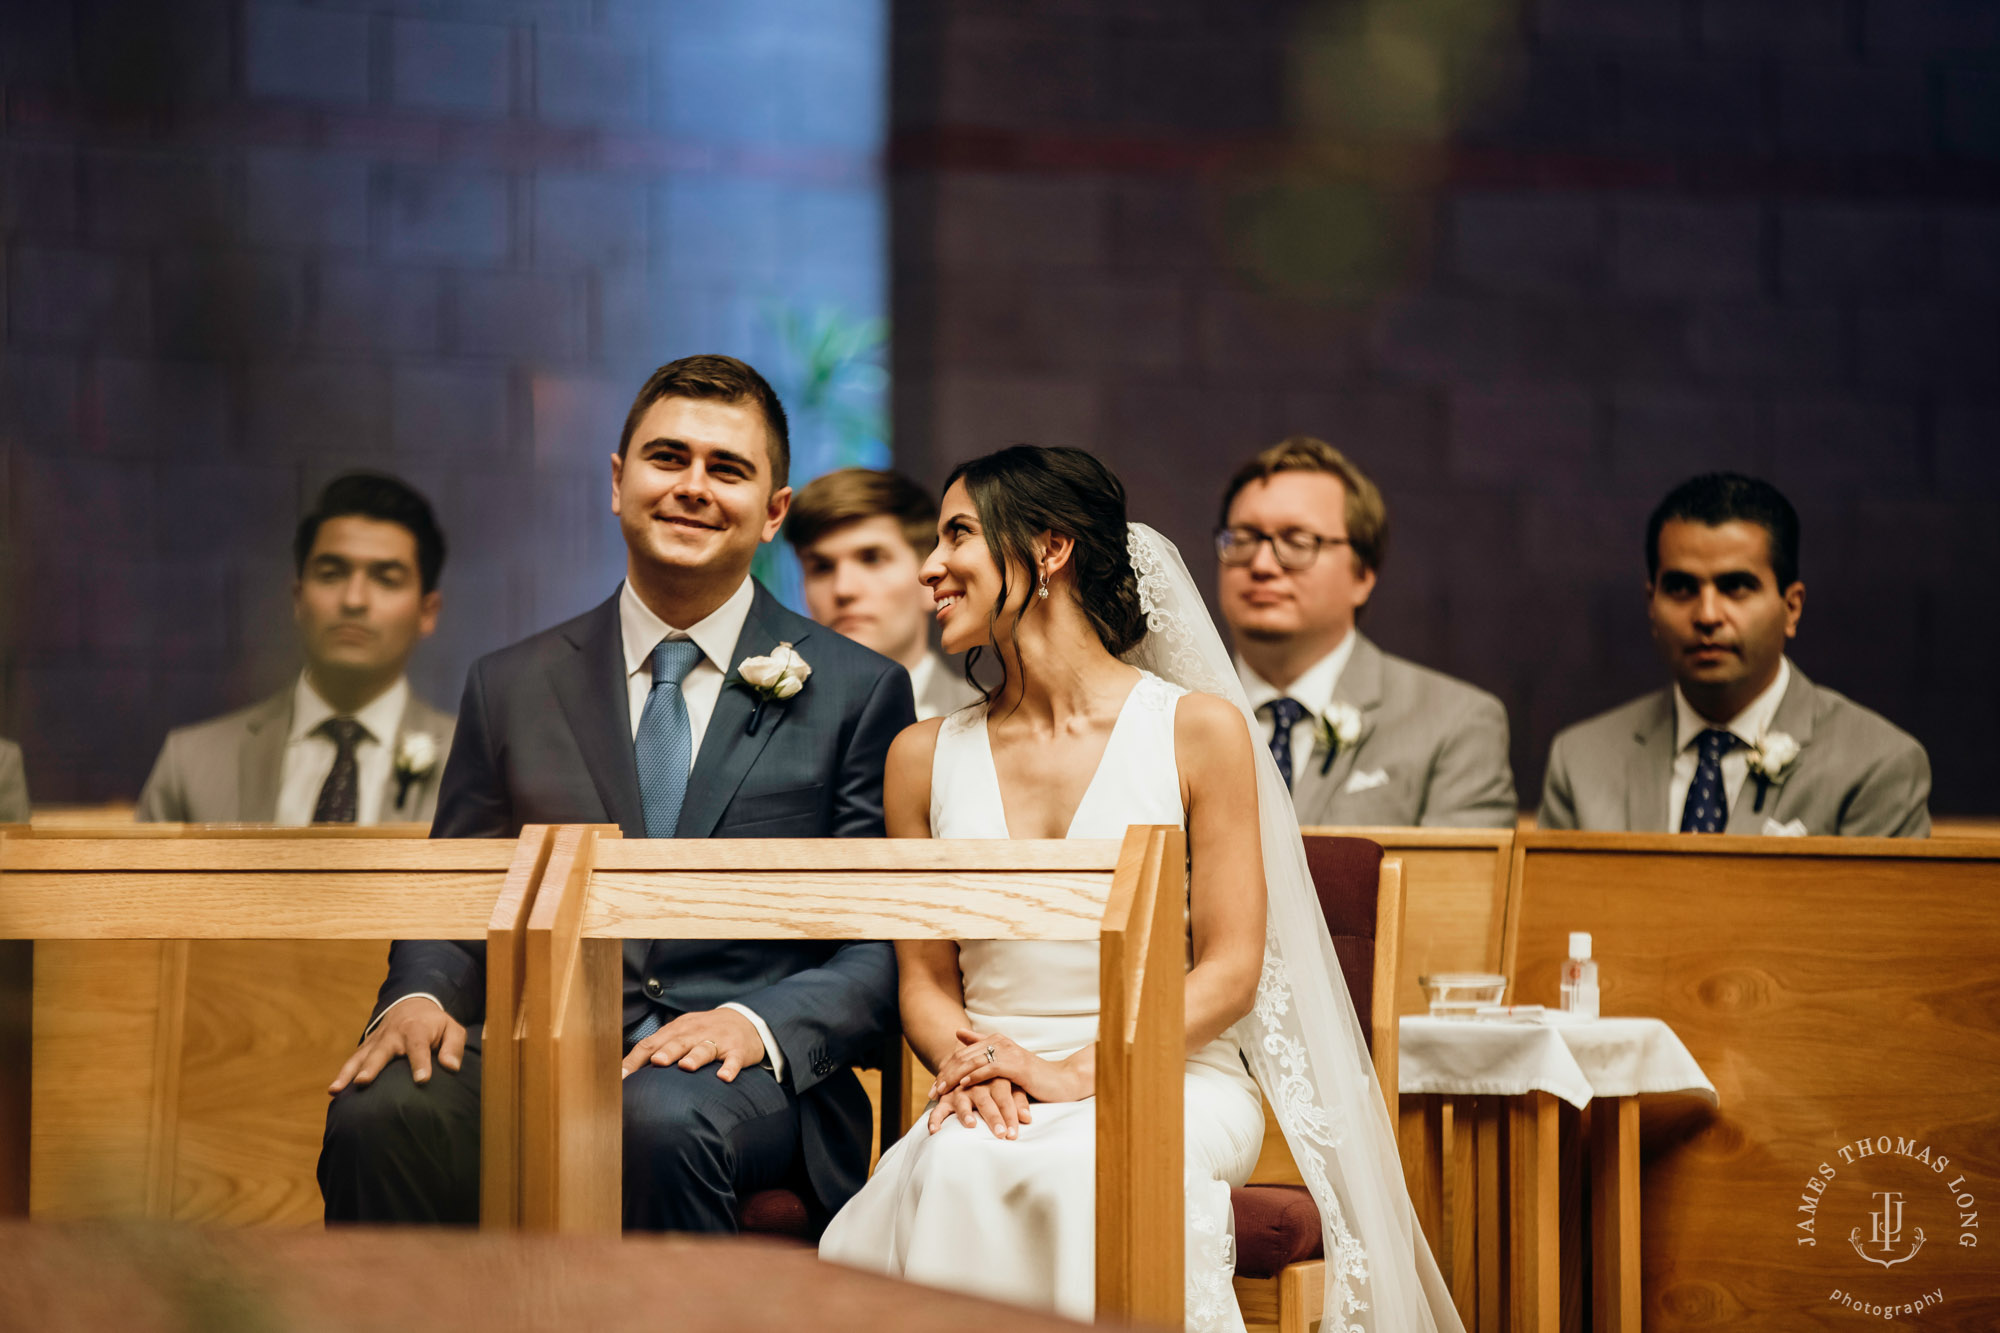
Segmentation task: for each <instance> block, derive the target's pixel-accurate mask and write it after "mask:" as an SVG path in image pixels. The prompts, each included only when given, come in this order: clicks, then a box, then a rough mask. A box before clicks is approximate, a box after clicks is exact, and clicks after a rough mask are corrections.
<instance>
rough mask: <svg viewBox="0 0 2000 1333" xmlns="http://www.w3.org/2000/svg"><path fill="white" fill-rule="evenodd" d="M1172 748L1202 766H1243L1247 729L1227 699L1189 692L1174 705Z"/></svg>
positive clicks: (1246, 754)
mask: <svg viewBox="0 0 2000 1333" xmlns="http://www.w3.org/2000/svg"><path fill="white" fill-rule="evenodd" d="M1174 748H1175V750H1177V751H1179V752H1180V754H1181V755H1182V756H1183V757H1184V758H1187V759H1193V760H1194V761H1195V762H1196V765H1198V766H1200V767H1203V768H1212V767H1214V766H1218V765H1219V766H1224V767H1227V766H1230V765H1235V764H1241V765H1242V766H1243V767H1246V768H1247V767H1248V766H1249V758H1250V728H1249V726H1248V724H1246V723H1245V722H1244V721H1243V714H1241V713H1239V712H1238V711H1236V705H1235V704H1232V703H1230V702H1229V701H1228V700H1227V699H1223V698H1220V697H1218V696H1216V695H1213V694H1200V693H1194V692H1190V693H1187V694H1183V695H1182V696H1181V697H1180V699H1179V701H1178V702H1177V703H1176V704H1175V707H1174ZM1186 767H1188V765H1185V764H1184V765H1183V768H1186Z"/></svg>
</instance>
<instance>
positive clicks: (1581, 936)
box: [1562, 930, 1597, 1018]
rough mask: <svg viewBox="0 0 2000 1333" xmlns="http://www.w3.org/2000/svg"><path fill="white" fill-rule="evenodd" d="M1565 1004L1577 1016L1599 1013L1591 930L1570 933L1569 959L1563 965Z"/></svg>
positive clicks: (1567, 1011) (1566, 1008) (1594, 1015)
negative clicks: (1591, 953) (1591, 948)
mask: <svg viewBox="0 0 2000 1333" xmlns="http://www.w3.org/2000/svg"><path fill="white" fill-rule="evenodd" d="M1562 1007H1563V1012H1564V1013H1566V1014H1575V1015H1576V1016H1577V1017H1578V1018H1595V1017H1597V963H1596V962H1595V961H1594V960H1593V959H1592V958H1591V956H1590V932H1589V931H1587V930H1572V931H1571V932H1570V933H1569V961H1568V962H1566V963H1564V964H1563V968H1562Z"/></svg>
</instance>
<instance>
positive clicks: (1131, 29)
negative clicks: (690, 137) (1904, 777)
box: [893, 0, 2000, 813]
mask: <svg viewBox="0 0 2000 1333" xmlns="http://www.w3.org/2000/svg"><path fill="white" fill-rule="evenodd" d="M1447 11H1448V15H1447V16H1448V17H1449V18H1450V20H1451V23H1450V26H1449V27H1442V26H1441V27H1438V28H1430V27H1427V26H1426V24H1427V22H1429V21H1430V20H1429V19H1428V18H1427V17H1426V16H1427V15H1432V14H1446V12H1447ZM1996 15H2000V10H1996V8H1995V7H1994V6H1992V5H1989V4H1984V3H1978V2H1977V0H1815V2H1813V3H1785V2H1778V0H1543V2H1538V3H1527V4H1502V3H1499V0H1495V3H1493V4H1491V5H1486V6H1481V5H1466V6H1443V7H1439V6H1427V5H1422V4H1418V3H1415V2H1414V0H1410V2H1408V3H1405V2H1403V0H1372V2H1371V3H1365V4H1364V3H1337V4H1335V3H1314V4H1299V3H1272V2H1270V0H1265V2H1264V3H1257V4H1239V5H1231V6H1213V5H1204V4H1199V3H1173V4H1164V5H1109V6H1094V7H1080V6H1075V5H1071V4H1066V3H1059V2H1058V0H1035V2H1033V3H1023V4H1017V5H1004V6H1003V5H990V4H976V3H959V4H951V5H945V6H931V5H918V4H908V5H904V6H900V7H899V8H898V11H897V23H896V32H897V39H898V46H897V52H896V66H895V82H894V96H893V145H894V148H893V162H894V164H895V165H894V171H893V180H894V198H895V201H896V205H895V208H896V211H895V216H894V223H893V234H894V239H895V247H894V259H893V276H894V292H895V297H894V315H895V318H896V321H897V329H898V338H897V343H896V349H895V372H896V381H895V390H894V392H895V398H896V404H897V427H898V436H897V452H898V457H899V458H900V459H902V460H903V461H904V462H906V463H907V464H908V465H909V466H911V467H912V468H913V469H916V470H918V471H921V472H924V473H926V474H928V475H930V476H933V477H937V476H941V475H942V473H943V471H944V470H945V469H946V468H947V467H948V465H949V463H950V462H952V461H953V460H956V459H958V458H961V457H964V456H967V455H969V454H972V453H976V452H983V451H985V450H987V449H990V448H994V447H998V446H999V445H1001V444H1004V443H1008V442H1012V441H1015V440H1028V441H1034V442H1040V443H1068V444H1078V445H1083V446H1086V447H1089V448H1092V449H1095V450H1098V451H1100V452H1101V453H1102V455H1103V456H1105V457H1106V458H1107V459H1109V460H1110V461H1111V462H1112V463H1113V465H1114V466H1115V467H1116V468H1117V469H1118V470H1119V471H1120V473H1121V474H1122V475H1123V476H1124V478H1125V480H1126V481H1127V483H1128V485H1129V486H1130V488H1131V491H1132V495H1133V502H1134V512H1135V513H1136V515H1137V516H1139V517H1141V518H1145V519H1148V520H1150V521H1152V522H1154V523H1155V524H1156V525H1158V526H1160V527H1161V528H1162V529H1164V530H1165V531H1166V532H1167V533H1168V534H1169V535H1171V536H1172V537H1174V538H1175V539H1176V540H1177V541H1179V542H1180V543H1181V544H1182V547H1183V549H1184V550H1185V551H1187V552H1188V553H1189V555H1190V559H1191V564H1192V565H1193V566H1194V567H1195V568H1196V569H1197V571H1201V570H1204V569H1210V570H1212V569H1213V561H1212V558H1211V557H1209V556H1207V555H1206V554H1205V551H1206V542H1207V534H1208V532H1209V530H1210V528H1211V526H1212V525H1213V523H1214V519H1215V515H1214V503H1215V496H1216V493H1217V490H1218V489H1219V487H1220V485H1221V483H1222V481H1223V480H1224V479H1225V478H1226V476H1227V475H1228V473H1229V472H1230V471H1231V470H1232V469H1233V468H1234V467H1235V466H1236V464H1237V463H1238V462H1239V461H1240V460H1241V459H1242V458H1244V457H1246V456H1247V455H1248V454H1249V453H1251V452H1253V451H1254V450H1256V449H1257V448H1259V447H1261V446H1262V445H1264V444H1267V443H1269V442H1271V441H1273V440H1275V439H1277V438H1279V437H1280V436H1282V435H1284V434H1287V433H1291V432H1300V431H1302V432H1309V433H1313V434H1318V435H1322V436H1324V437H1326V438H1329V439H1331V440H1333V441H1334V442H1336V443H1337V444H1339V445H1341V446H1342V447H1343V448H1346V449H1348V450H1349V451H1351V453H1352V454H1353V455H1354V456H1356V457H1357V459H1358V460H1359V461H1361V462H1362V464H1363V465H1364V466H1365V467H1367V468H1368V469H1369V470H1370V471H1371V472H1372V473H1373V474H1374V475H1375V476H1376V477H1377V479H1378V480H1379V481H1380V482H1381V483H1382V485H1383V487H1384V489H1385V491H1386V492H1387V495H1388V499H1389V504H1390V508H1391V515H1392V526H1393V531H1394V536H1393V541H1392V549H1391V552H1390V555H1389V558H1388V562H1387V566H1386V569H1385V571H1384V578H1383V582H1382V585H1381V588H1380V592H1379V594H1378V596H1377V597H1376V599H1375V605H1374V606H1372V607H1371V609H1370V614H1369V616H1368V619H1367V629H1368V631H1369V632H1370V633H1371V634H1372V635H1374V636H1375V637H1377V638H1378V639H1379V641H1380V642H1382V643H1383V644H1384V646H1386V647H1387V648H1389V649H1390V650H1391V651H1395V652H1399V653H1403V654H1406V655H1408V656H1410V657H1413V658H1415V659H1417V660H1418V661H1421V662H1424V663H1427V664H1429V665H1432V666H1435V667H1438V668H1440V669H1443V670H1446V671H1449V672H1452V673H1454V674H1456V675H1459V676H1462V677H1464V678H1466V679H1469V680H1472V681H1474V682H1476V683H1478V684H1479V685H1481V686H1484V687H1485V688H1488V689H1490V690H1493V691H1494V692H1496V693H1497V694H1499V695H1500V696H1501V698H1502V699H1504V700H1505V701H1506V703H1507V706H1508V709H1509V712H1510V715H1511V717H1512V721H1513V726H1514V768H1515V774H1516V778H1517V781H1518V782H1519V784H1520V789H1521V792H1522V796H1523V800H1524V803H1526V804H1529V805H1532V804H1533V803H1534V801H1535V800H1536V798H1537V796H1538V794H1539V791H1540V783H1541V775H1542V768H1543V763H1544V759H1545V756H1546V753H1547V747H1548V743H1549V741H1550V739H1551V737H1552V736H1553V734H1554V732H1555V731H1556V730H1557V729H1558V728H1559V727H1560V726H1562V725H1564V724H1566V723H1568V722H1571V721H1575V720H1577V719H1580V718H1582V717H1584V716H1587V715H1589V714H1591V713H1594V712H1596V711H1599V710H1601V709H1603V708H1606V707H1609V706H1611V705H1613V704H1615V703H1617V702H1620V701H1622V700H1624V699H1626V698H1630V697H1632V696H1634V695H1636V694H1639V693H1641V692H1644V691H1646V690H1649V689H1653V688H1657V687H1658V686H1659V684H1660V683H1661V682H1662V680H1663V679H1664V674H1663V669H1662V668H1661V667H1660V665H1659V663H1658V662H1657V660H1656V658H1655V657H1654V655H1653V653H1652V651H1651V648H1650V644H1649V641H1648V638H1647V635H1646V632H1645V624H1644V618H1643V608H1642V603H1641V593H1642V588H1641V585H1642V583H1643V579H1644V575H1645V570H1644V564H1643V559H1642V547H1641V542H1642V532H1643V522H1644V518H1645V515H1646V513H1647V512H1648V510H1649V509H1650V508H1651V506H1652V505H1653V504H1654V503H1655V502H1657V500H1658V499H1659V497H1660V496H1661V495H1662V494H1663V493H1664V492H1665V490H1666V489H1667V488H1668V487H1669V486H1671V485H1672V484H1673V483H1674V482H1676V481H1678V480H1680V479H1681V478H1683V477H1685V476H1688V475H1691V474H1692V473H1694V472H1697V471H1701V470H1705V469H1710V468H1736V469H1741V470H1746V471H1751V472H1754V473H1758V474H1761V475H1764V476H1767V477H1769V478H1771V479H1772V480H1774V481H1776V482H1777V483H1778V484H1779V485H1780V486H1782V487H1783V488H1785V490H1786V491H1787V493H1788V494H1789V495H1790V496H1791V497H1792V499H1793V501H1794V502H1795V503H1796V504H1797V505H1798V507H1799V509H1800V510H1801V513H1802V515H1803V520H1804V526H1805V546H1804V564H1805V578H1806V580H1807V585H1808V589H1809V594H1810V595H1809V597H1808V600H1807V610H1806V616H1805V620H1804V624H1803V628H1802V634H1801V638H1800V640H1799V641H1798V644H1797V650H1796V658H1797V660H1798V661H1799V663H1800V664H1801V665H1802V666H1803V667H1804V668H1805V670H1806V671H1807V672H1808V673H1810V674H1811V675H1813V676H1814V677H1815V678H1816V679H1817V680H1819V681H1821V682H1823V683H1826V684H1829V685H1832V686H1834V687H1835V688H1838V689H1840V690H1842V691H1844V692H1847V693H1849V694H1850V695H1852V696H1854V697H1856V698H1858V699H1859V700H1861V701H1863V702H1865V703H1867V704H1868V705H1870V706H1872V707H1874V708H1877V709H1879V710H1880V711H1882V712H1884V713H1886V714H1887V715H1888V716H1889V717H1890V718H1891V719H1893V720H1894V721H1896V722H1898V723H1899V724H1900V725H1902V726H1904V727H1906V728H1907V729H1909V730H1910V731H1912V732H1914V733H1915V734H1916V735H1917V736H1918V737H1919V738H1920V739H1921V740H1923V741H1924V743H1925V744H1926V745H1927V746H1928V747H1929V748H1930V752H1931V756H1932V761H1933V764H1934V767H1935V776H1936V793H1935V799H1934V808H1936V809H1937V810H1939V811H1942V812H1961V813H1963V812H1987V811H1991V810H1994V809H1996V808H2000V765H1996V764H1994V763H1993V762H1992V758H1991V756H1992V755H1993V754H1994V753H1996V752H2000V691H1996V690H1995V688H1994V685H1993V682H1994V680H1995V679H1996V676H2000V627H1997V626H2000V617H1996V614H1995V613H1996V610H2000V607H1996V605H1995V601H1996V599H1995V597H1994V593H1993V583H1992V580H1993V574H1994V571H1995V570H2000V17H1996ZM1370 33H1373V34H1375V35H1377V36H1379V35H1380V34H1382V33H1388V34H1390V35H1391V36H1393V37H1395V38H1396V39H1397V41H1398V42H1400V45H1397V44H1395V43H1387V44H1383V43H1378V44H1377V45H1376V46H1373V47H1371V46H1369V45H1368V34H1370ZM1357 34H1360V35H1359V36H1357ZM1390 49H1393V50H1396V51H1399V52H1401V55H1402V57H1403V58H1404V60H1405V64H1404V65H1398V66H1392V65H1387V64H1384V63H1383V62H1381V61H1379V60H1374V61H1371V60H1369V59H1359V60H1357V59H1356V58H1355V53H1356V52H1357V51H1358V52H1361V53H1363V54H1364V55H1365V54H1366V53H1367V52H1369V51H1378V50H1390ZM1412 52H1415V57H1414V58H1415V59H1416V60H1417V61H1418V64H1419V66H1420V70H1422V71H1429V72H1430V73H1434V74H1435V75H1436V78H1435V80H1434V81H1433V82H1430V83H1423V82H1421V81H1419V84H1418V85H1417V87H1416V91H1415V92H1412V89H1411V86H1408V85H1402V84H1398V83H1397V82H1396V80H1395V78H1394V77H1393V73H1394V70H1395V69H1397V68H1404V67H1406V65H1407V61H1408V59H1409V58H1411V53H1412ZM1424 61H1429V62H1430V63H1429V64H1424V63H1423V62H1424Z"/></svg>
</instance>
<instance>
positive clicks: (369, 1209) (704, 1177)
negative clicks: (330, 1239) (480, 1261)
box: [319, 1043, 811, 1232]
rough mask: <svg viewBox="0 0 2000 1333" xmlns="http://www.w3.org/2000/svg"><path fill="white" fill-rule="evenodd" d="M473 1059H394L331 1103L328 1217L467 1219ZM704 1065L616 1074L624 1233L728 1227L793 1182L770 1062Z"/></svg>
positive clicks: (793, 1121)
mask: <svg viewBox="0 0 2000 1333" xmlns="http://www.w3.org/2000/svg"><path fill="white" fill-rule="evenodd" d="M479 1066H480V1055H479V1051H478V1049H477V1048H476V1047H474V1046H473V1045H471V1044H470V1043H468V1044H467V1047H466V1052H465V1060H464V1063H463V1066H462V1067H461V1069H460V1070H459V1072H458V1073H456V1074H454V1073H452V1072H451V1071H450V1070H447V1069H443V1068H439V1067H436V1066H433V1070H432V1074H431V1081H430V1083H429V1084H427V1085H424V1086H418V1085H417V1084H416V1083H415V1082H413V1081H412V1080H411V1078H410V1066H409V1063H408V1062H407V1061H404V1060H396V1061H394V1062H393V1063H391V1064H390V1065H389V1067H388V1068H386V1069H384V1070H383V1071H382V1073H381V1074H380V1075H379V1076H378V1077H377V1078H376V1080H375V1082H374V1083H372V1084H370V1085H369V1086H367V1087H365V1088H364V1087H349V1088H348V1089H346V1090H345V1091H344V1092H342V1093H341V1094H340V1095H339V1096H337V1097H335V1098H334V1099H333V1102H332V1104H331V1105H330V1106H329V1107H328V1108H327V1116H326V1137H325V1140H324V1144H323V1146H322V1148H321V1150H320V1158H319V1188H320V1194H321V1196H322V1197H323V1198H324V1199H325V1200H326V1220H327V1222H328V1223H329V1224H335V1223H341V1222H374V1223H442V1224H459V1225H466V1226H471V1225H476V1224H477V1223H478V1221H479ZM716 1068H717V1066H715V1065H712V1064H711V1065H709V1066H708V1067H707V1068H705V1069H701V1070H698V1071H696V1072H694V1073H692V1074H690V1073H688V1072H686V1071H684V1070H682V1069H679V1068H674V1067H669V1068H664V1069H663V1068H659V1067H657V1066H653V1065H648V1066H646V1067H645V1068H643V1069H641V1070H640V1071H639V1072H638V1073H636V1074H633V1075H632V1076H631V1077H630V1078H628V1079H626V1080H625V1085H624V1095H625V1152H624V1160H625V1226H626V1228H627V1229H628V1230H635V1231H710V1232H733V1231H735V1230H736V1208H737V1201H738V1200H739V1199H741V1198H742V1197H744V1196H745V1195H747V1194H749V1193H751V1192H753V1191H755V1190H760V1189H767V1188H770V1187H772V1186H774V1185H781V1184H787V1183H793V1184H794V1185H795V1186H798V1185H800V1184H801V1183H802V1177H803V1175H804V1172H803V1171H802V1170H801V1169H800V1168H801V1163H800V1154H799V1114H798V1105H797V1102H796V1099H794V1098H793V1096H792V1094H791V1093H790V1092H789V1091H787V1090H786V1089H785V1088H783V1087H781V1086H780V1085H779V1084H778V1081H777V1080H776V1079H775V1078H773V1077H772V1076H771V1071H770V1070H768V1069H763V1068H758V1069H745V1070H743V1071H742V1072H741V1073H739V1074H738V1075H737V1076H736V1079H735V1081H734V1082H733V1083H724V1082H723V1081H722V1080H721V1079H719V1078H717V1077H716V1076H715V1071H716ZM800 1192H801V1193H803V1194H805V1195H806V1196H807V1197H808V1198H810V1197H811V1188H810V1187H809V1186H804V1187H802V1188H800Z"/></svg>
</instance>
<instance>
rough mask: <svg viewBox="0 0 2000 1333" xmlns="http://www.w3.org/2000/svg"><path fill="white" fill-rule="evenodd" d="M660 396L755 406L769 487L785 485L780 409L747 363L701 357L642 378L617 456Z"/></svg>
mask: <svg viewBox="0 0 2000 1333" xmlns="http://www.w3.org/2000/svg"><path fill="white" fill-rule="evenodd" d="M662 398H698V399H705V400H707V401H709V402H716V403H755V404H756V405H757V410H758V411H760V412H762V413H763V414H764V425H765V426H766V427H768V431H767V433H768V434H769V436H770V442H771V489H772V490H774V491H780V490H783V489H784V488H785V487H786V485H788V484H789V483H788V480H787V479H788V478H789V477H790V476H791V471H792V440H791V435H790V427H789V425H788V424H787V423H786V421H785V405H784V404H783V403H781V402H779V401H778V391H777V390H776V389H773V388H772V387H771V386H770V383H769V382H768V381H766V380H765V378H764V377H763V376H762V375H759V374H758V373H757V370H756V367H754V366H752V365H751V364H750V363H749V362H747V361H738V360H737V359H736V358H735V357H733V356H718V355H715V354H713V353H705V354H703V355H701V356H684V357H682V358H681V359H680V360H678V361H669V362H667V364H666V365H664V366H661V367H660V368H659V369H658V370H656V371H654V372H653V373H652V374H651V375H649V376H647V378H646V382H645V383H644V384H643V385H641V386H640V388H639V396H638V397H637V398H634V399H633V400H632V410H631V411H630V412H627V413H626V414H625V431H624V433H623V434H621V435H620V436H619V437H618V456H619V457H620V458H623V457H624V456H625V450H626V449H628V448H630V447H631V444H632V432H633V431H636V430H638V429H639V418H640V417H643V416H645V415H646V409H647V408H649V407H651V406H652V405H653V404H654V403H657V402H659V401H660V400H661V399H662Z"/></svg>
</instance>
